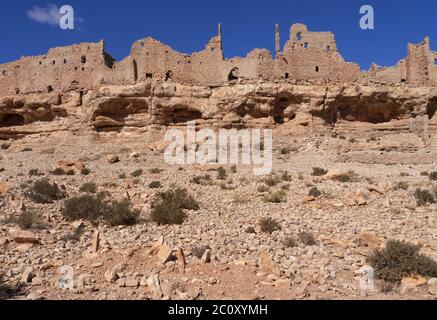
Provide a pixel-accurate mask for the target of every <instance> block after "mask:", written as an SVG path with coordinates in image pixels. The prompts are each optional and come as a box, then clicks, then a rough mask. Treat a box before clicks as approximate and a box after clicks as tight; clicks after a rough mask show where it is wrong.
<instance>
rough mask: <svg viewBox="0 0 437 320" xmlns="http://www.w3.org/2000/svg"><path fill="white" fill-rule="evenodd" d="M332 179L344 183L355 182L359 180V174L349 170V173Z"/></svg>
mask: <svg viewBox="0 0 437 320" xmlns="http://www.w3.org/2000/svg"><path fill="white" fill-rule="evenodd" d="M332 180H334V181H338V182H342V183H347V182H355V181H357V174H356V173H355V172H353V171H349V172H347V173H343V174H340V175H338V176H334V177H332Z"/></svg>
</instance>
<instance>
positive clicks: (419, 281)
mask: <svg viewBox="0 0 437 320" xmlns="http://www.w3.org/2000/svg"><path fill="white" fill-rule="evenodd" d="M427 282H428V281H427V280H426V279H425V278H424V277H421V276H417V277H408V278H403V279H402V281H401V290H400V292H401V294H407V293H410V292H416V291H417V289H418V287H421V286H424V285H426V284H427Z"/></svg>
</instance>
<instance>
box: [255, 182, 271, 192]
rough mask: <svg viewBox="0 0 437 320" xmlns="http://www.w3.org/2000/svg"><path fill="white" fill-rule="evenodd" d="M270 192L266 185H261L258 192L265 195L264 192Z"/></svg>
mask: <svg viewBox="0 0 437 320" xmlns="http://www.w3.org/2000/svg"><path fill="white" fill-rule="evenodd" d="M269 190H270V188H269V187H268V186H266V185H265V184H260V185H259V186H258V192H261V193H264V192H268V191H269Z"/></svg>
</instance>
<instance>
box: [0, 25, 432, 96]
mask: <svg viewBox="0 0 437 320" xmlns="http://www.w3.org/2000/svg"><path fill="white" fill-rule="evenodd" d="M276 30H277V32H276V34H275V40H276V43H277V44H278V41H277V40H279V32H278V30H279V27H278V26H276ZM272 40H273V39H272ZM222 41H223V39H222V33H221V29H220V28H219V31H218V34H217V36H215V37H213V38H212V39H211V40H210V41H209V42H208V44H207V45H206V47H205V49H204V50H202V51H200V52H195V53H192V54H183V53H180V52H177V51H175V50H173V49H172V48H170V47H169V46H167V45H165V44H163V43H161V42H159V41H157V40H154V39H152V38H145V39H142V40H139V41H136V42H135V43H134V44H133V46H132V50H131V53H130V55H129V56H128V57H126V58H125V59H124V60H122V61H120V62H116V61H115V60H114V59H113V58H112V57H111V56H110V55H109V54H108V53H106V52H105V48H104V42H103V41H101V42H98V43H82V44H79V45H72V46H68V47H63V48H54V49H50V50H49V52H48V53H47V54H46V55H43V56H36V57H23V58H21V59H20V60H18V61H15V62H11V63H7V64H3V65H0V96H7V95H17V94H29V93H44V92H52V91H53V92H57V93H63V92H68V91H72V90H74V91H80V92H85V91H87V90H91V89H93V88H94V87H98V86H101V85H130V84H135V83H140V82H144V81H148V80H152V81H156V82H178V83H182V84H186V85H210V86H216V85H220V84H223V83H227V82H238V81H240V80H243V79H248V80H257V79H263V80H272V81H274V80H278V79H290V80H302V81H307V80H315V81H324V82H334V83H344V82H356V83H361V82H363V81H368V80H371V81H376V82H385V83H405V84H406V85H411V86H435V85H437V65H436V64H435V61H436V58H437V54H436V53H435V52H432V51H431V50H430V44H429V39H428V38H426V39H425V41H424V42H422V43H420V44H418V45H412V44H410V45H409V46H408V56H407V58H406V59H404V60H402V61H401V62H399V64H398V65H396V66H394V67H384V68H383V67H378V66H374V67H372V69H371V70H370V71H368V72H362V71H361V70H360V67H359V65H358V64H355V63H348V62H345V61H344V59H343V58H342V56H341V55H340V53H339V52H338V50H337V44H336V42H335V38H334V35H333V34H332V33H330V32H311V31H308V29H307V27H306V26H305V25H303V24H295V25H293V26H292V27H291V29H290V39H289V40H288V41H287V43H286V44H285V47H284V49H283V50H281V48H280V46H278V45H277V46H278V47H277V48H276V49H277V52H276V56H275V58H273V57H272V55H271V53H270V52H269V51H268V50H266V49H255V50H253V51H252V52H250V53H249V54H248V55H247V56H246V57H244V58H243V57H235V58H231V59H224V54H223V50H222Z"/></svg>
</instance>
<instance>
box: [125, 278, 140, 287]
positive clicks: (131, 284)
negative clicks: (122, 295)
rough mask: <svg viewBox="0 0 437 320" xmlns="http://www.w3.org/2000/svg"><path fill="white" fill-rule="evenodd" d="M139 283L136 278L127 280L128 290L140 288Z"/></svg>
mask: <svg viewBox="0 0 437 320" xmlns="http://www.w3.org/2000/svg"><path fill="white" fill-rule="evenodd" d="M139 284H140V283H139V281H138V280H137V279H135V278H127V280H126V284H125V285H126V287H128V288H138V286H139Z"/></svg>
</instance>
